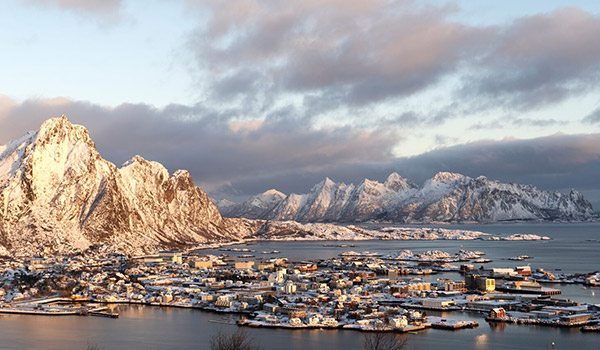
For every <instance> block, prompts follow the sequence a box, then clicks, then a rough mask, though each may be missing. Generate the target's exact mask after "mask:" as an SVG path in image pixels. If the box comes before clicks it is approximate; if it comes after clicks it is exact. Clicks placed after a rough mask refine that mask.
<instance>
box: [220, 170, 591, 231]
mask: <svg viewBox="0 0 600 350" xmlns="http://www.w3.org/2000/svg"><path fill="white" fill-rule="evenodd" d="M250 205H251V203H250V204H249V203H248V202H245V203H244V204H242V205H241V206H242V207H244V208H243V210H242V209H239V207H238V210H237V211H235V210H230V211H228V212H227V214H228V215H230V216H235V217H248V218H261V219H270V220H297V221H302V222H318V221H326V222H365V221H386V222H397V223H428V222H484V223H489V222H501V221H512V220H532V221H585V220H590V219H592V218H594V212H593V209H592V206H591V205H590V203H589V202H588V201H587V200H585V198H584V197H583V196H582V195H581V193H579V192H577V191H574V190H572V191H571V192H570V193H568V194H563V193H559V192H548V191H541V190H539V189H537V188H536V187H534V186H530V185H519V184H503V183H500V182H498V181H493V180H489V179H487V178H486V177H483V176H481V177H478V178H475V179H473V178H470V177H468V176H464V175H461V174H455V173H446V172H442V173H438V174H436V175H435V176H434V177H433V178H431V179H429V180H427V181H425V183H424V185H423V186H422V187H419V186H417V185H415V184H414V183H412V182H410V181H408V180H406V179H404V178H402V177H401V176H399V175H398V174H396V173H393V174H391V175H390V176H389V177H388V178H387V179H386V181H385V182H384V183H379V182H377V181H371V180H368V179H365V180H363V181H362V182H361V183H360V184H359V185H356V186H355V185H354V184H349V185H347V184H344V183H335V182H333V181H331V180H330V179H326V180H324V181H322V182H320V183H318V184H317V185H315V186H314V187H313V188H312V189H311V190H310V191H309V193H307V194H303V195H298V194H290V195H289V196H287V197H285V198H283V199H282V200H281V202H280V203H279V204H277V205H276V206H274V208H273V209H272V210H271V211H268V212H262V213H261V214H260V215H257V216H253V215H247V214H244V213H250V212H251V210H250V209H248V208H247V206H250Z"/></svg>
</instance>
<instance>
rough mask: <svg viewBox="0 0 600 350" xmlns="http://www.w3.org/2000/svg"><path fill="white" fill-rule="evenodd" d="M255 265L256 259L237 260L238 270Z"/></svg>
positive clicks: (236, 266)
mask: <svg viewBox="0 0 600 350" xmlns="http://www.w3.org/2000/svg"><path fill="white" fill-rule="evenodd" d="M253 267H254V261H236V262H235V268H236V269H238V270H245V269H251V268H253Z"/></svg>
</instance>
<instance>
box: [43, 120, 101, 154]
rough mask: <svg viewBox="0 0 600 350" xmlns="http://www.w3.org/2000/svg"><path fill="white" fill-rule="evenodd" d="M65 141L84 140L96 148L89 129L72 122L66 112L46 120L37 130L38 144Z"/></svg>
mask: <svg viewBox="0 0 600 350" xmlns="http://www.w3.org/2000/svg"><path fill="white" fill-rule="evenodd" d="M64 141H70V142H84V143H86V144H88V145H89V146H91V147H93V148H94V149H95V148H96V145H95V144H94V142H93V141H92V138H91V137H90V133H89V132H88V130H87V129H86V128H85V127H84V126H82V125H77V124H73V123H71V121H70V120H69V119H68V118H67V117H66V116H65V115H64V114H63V115H62V116H60V117H57V118H50V119H48V120H46V121H44V122H43V123H42V125H41V126H40V128H39V130H38V132H37V141H36V144H38V145H39V144H44V143H49V142H52V143H58V142H64Z"/></svg>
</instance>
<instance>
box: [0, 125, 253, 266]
mask: <svg viewBox="0 0 600 350" xmlns="http://www.w3.org/2000/svg"><path fill="white" fill-rule="evenodd" d="M252 225H253V223H251V222H248V221H235V220H233V221H232V220H230V219H223V218H222V217H221V215H220V213H219V211H218V210H217V208H216V207H215V206H214V204H213V203H212V202H211V200H210V199H209V198H208V196H207V195H206V193H204V192H203V191H202V190H201V189H200V188H197V187H195V186H194V183H193V181H192V178H191V176H190V174H189V173H188V172H187V171H185V170H178V171H176V172H175V173H174V174H172V175H171V174H169V172H168V171H167V169H166V168H165V167H163V166H162V165H161V164H159V163H156V162H151V161H147V160H145V159H143V158H142V157H139V156H135V157H133V158H132V159H131V160H129V161H127V162H126V163H125V164H123V165H122V166H121V167H120V168H118V167H116V166H115V165H114V164H112V163H111V162H108V161H106V160H104V159H102V157H101V156H100V154H99V153H98V151H97V150H96V147H95V144H94V142H93V141H92V139H91V138H90V135H89V133H88V131H87V130H86V129H85V128H84V127H83V126H79V125H73V124H71V123H70V122H69V120H67V118H66V117H64V116H63V117H61V118H53V119H49V120H47V121H46V122H44V123H43V124H42V126H41V127H40V129H39V130H38V131H32V132H29V133H27V134H26V135H25V136H23V137H22V138H20V139H18V140H15V141H13V142H10V143H9V144H7V145H4V146H0V255H6V254H8V253H9V252H10V253H11V254H15V253H16V254H22V255H32V254H40V253H43V254H53V253H65V252H69V251H74V250H79V249H83V248H86V247H88V246H89V245H91V244H99V243H104V244H109V245H112V246H114V247H116V248H117V249H119V250H120V251H122V252H128V253H140V252H144V251H154V250H156V249H159V248H173V247H179V248H181V247H184V246H188V245H192V244H198V243H200V242H206V241H209V240H210V241H220V240H221V241H222V240H230V239H232V238H236V237H242V236H245V235H247V234H249V232H250V231H251V230H255V229H257V228H256V227H251V226H252Z"/></svg>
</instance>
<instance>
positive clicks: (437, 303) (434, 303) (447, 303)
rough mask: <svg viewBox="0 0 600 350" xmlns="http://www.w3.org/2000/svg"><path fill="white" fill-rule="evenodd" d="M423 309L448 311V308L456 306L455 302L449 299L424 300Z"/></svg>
mask: <svg viewBox="0 0 600 350" xmlns="http://www.w3.org/2000/svg"><path fill="white" fill-rule="evenodd" d="M422 304H423V307H428V308H432V309H446V308H448V307H451V306H454V305H456V303H455V302H454V300H449V299H438V298H436V299H423V301H422Z"/></svg>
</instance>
